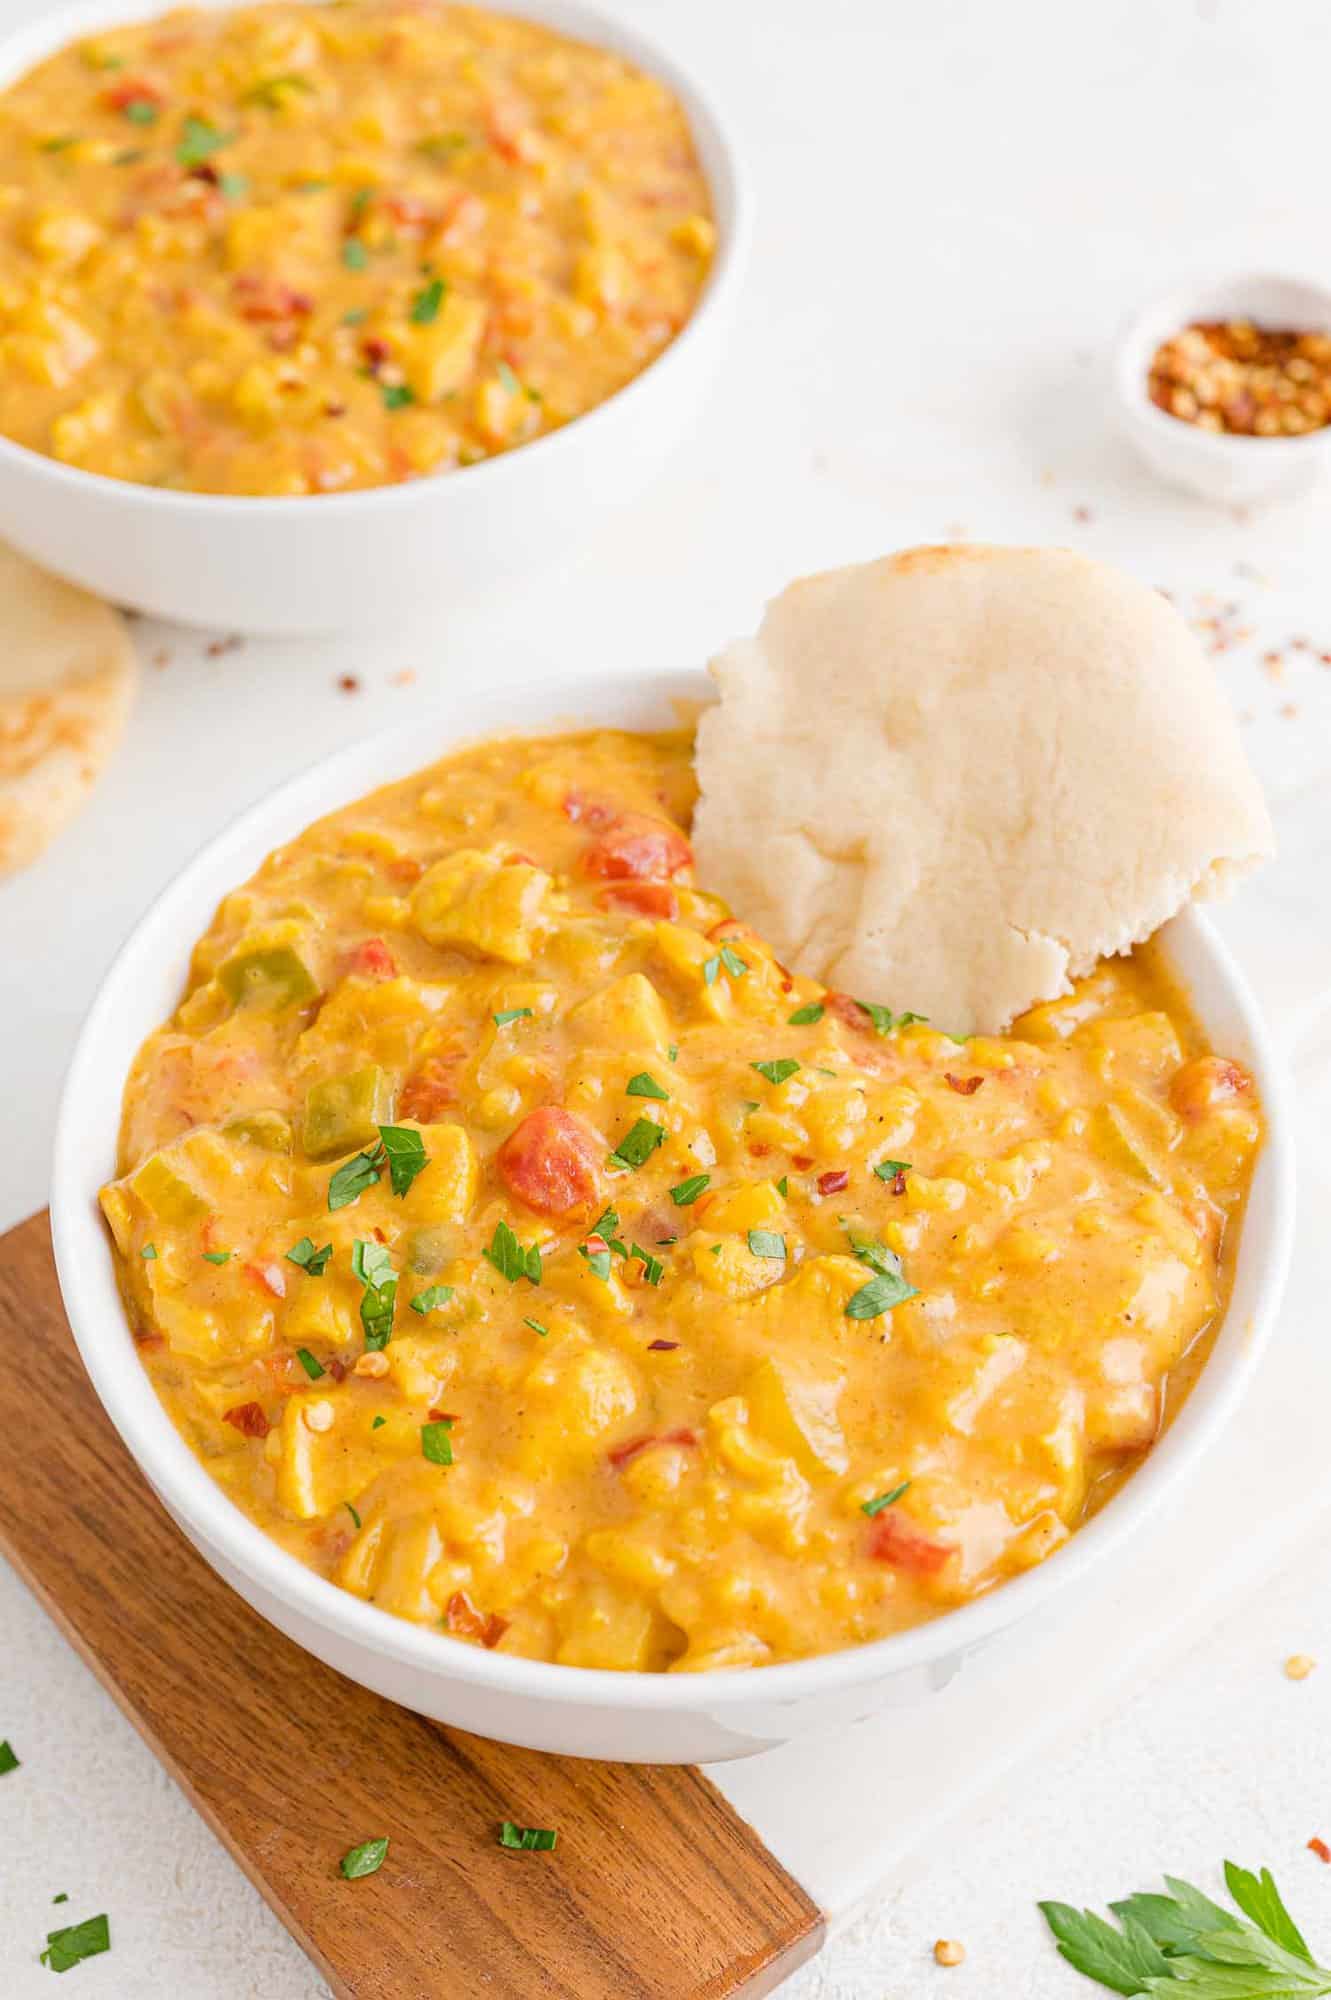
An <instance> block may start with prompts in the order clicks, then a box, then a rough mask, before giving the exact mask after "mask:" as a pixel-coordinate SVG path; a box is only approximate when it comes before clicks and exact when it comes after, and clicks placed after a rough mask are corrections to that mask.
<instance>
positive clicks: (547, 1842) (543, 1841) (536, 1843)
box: [499, 1819, 559, 1854]
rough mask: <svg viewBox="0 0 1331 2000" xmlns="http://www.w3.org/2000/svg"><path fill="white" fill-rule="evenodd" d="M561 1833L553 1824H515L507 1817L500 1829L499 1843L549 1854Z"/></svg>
mask: <svg viewBox="0 0 1331 2000" xmlns="http://www.w3.org/2000/svg"><path fill="white" fill-rule="evenodd" d="M558 1838H559V1835H558V1833H557V1832H556V1830H555V1828H554V1827H552V1826H514V1824H513V1822H512V1820H511V1819H506V1820H505V1821H504V1823H503V1825H502V1826H501V1827H500V1829H499V1845H500V1846H501V1847H512V1848H517V1849H520V1850H521V1851H522V1852H523V1853H528V1854H529V1853H538V1854H548V1853H549V1852H550V1850H551V1849H552V1848H553V1846H554V1844H555V1842H556V1841H557V1840H558Z"/></svg>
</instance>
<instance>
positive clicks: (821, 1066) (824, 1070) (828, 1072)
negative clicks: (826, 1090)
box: [813, 1063, 836, 1078]
mask: <svg viewBox="0 0 1331 2000" xmlns="http://www.w3.org/2000/svg"><path fill="white" fill-rule="evenodd" d="M813 1067H814V1073H815V1075H817V1076H830V1077H833V1078H835V1076H836V1071H835V1070H834V1069H829V1068H828V1067H827V1064H826V1063H815V1064H814V1066H813Z"/></svg>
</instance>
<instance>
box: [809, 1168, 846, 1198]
mask: <svg viewBox="0 0 1331 2000" xmlns="http://www.w3.org/2000/svg"><path fill="white" fill-rule="evenodd" d="M849 1185H850V1175H849V1174H848V1173H847V1172H846V1169H845V1168H844V1167H833V1168H832V1169H831V1171H830V1172H829V1173H825V1174H819V1176H818V1181H817V1187H818V1192H819V1194H840V1192H841V1190H842V1188H844V1187H849Z"/></svg>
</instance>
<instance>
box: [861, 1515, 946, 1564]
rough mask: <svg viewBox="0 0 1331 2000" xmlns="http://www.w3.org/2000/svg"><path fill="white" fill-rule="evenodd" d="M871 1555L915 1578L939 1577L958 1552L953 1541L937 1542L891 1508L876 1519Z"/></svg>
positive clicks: (908, 1518) (870, 1546) (871, 1538)
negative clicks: (940, 1572)
mask: <svg viewBox="0 0 1331 2000" xmlns="http://www.w3.org/2000/svg"><path fill="white" fill-rule="evenodd" d="M869 1554H870V1555H871V1556H876V1557H877V1559H878V1561H879V1562H885V1563H891V1565H892V1567H893V1568H894V1569H905V1570H909V1571H910V1572H911V1573H912V1575H915V1576H937V1574H938V1572H939V1570H940V1569H943V1568H944V1567H945V1566H946V1565H947V1563H948V1562H950V1561H951V1559H952V1557H953V1556H954V1555H955V1554H956V1549H955V1548H954V1547H953V1546H952V1544H951V1542H936V1541H934V1540H933V1539H932V1538H931V1537H930V1536H928V1535H926V1534H925V1532H924V1530H923V1528H918V1527H916V1525H915V1523H914V1522H913V1521H912V1520H911V1518H910V1516H909V1514H903V1513H901V1512H900V1511H899V1510H898V1509H897V1508H896V1507H887V1508H885V1509H884V1511H883V1512H882V1513H881V1514H878V1515H876V1516H875V1518H874V1523H873V1533H872V1534H871V1535H870V1537H869Z"/></svg>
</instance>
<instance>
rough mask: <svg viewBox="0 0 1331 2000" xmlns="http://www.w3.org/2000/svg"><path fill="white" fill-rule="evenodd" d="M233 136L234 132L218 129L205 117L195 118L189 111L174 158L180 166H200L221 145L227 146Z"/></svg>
mask: <svg viewBox="0 0 1331 2000" xmlns="http://www.w3.org/2000/svg"><path fill="white" fill-rule="evenodd" d="M235 136H236V135H235V133H234V132H221V131H219V130H218V128H217V126H216V125H210V124H209V123H208V120H207V119H206V118H196V117H195V115H194V113H193V112H192V111H191V112H190V113H189V114H188V115H187V116H186V119H185V127H184V130H183V132H182V133H181V137H180V144H179V145H178V146H177V147H176V158H177V159H178V160H179V162H180V164H181V166H182V167H201V166H202V165H203V163H204V161H205V160H207V159H210V158H211V157H212V155H213V154H214V153H216V152H217V151H219V149H220V148H221V147H223V146H229V145H230V144H231V141H232V140H233V139H234V138H235Z"/></svg>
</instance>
